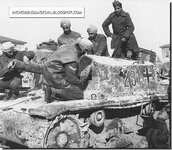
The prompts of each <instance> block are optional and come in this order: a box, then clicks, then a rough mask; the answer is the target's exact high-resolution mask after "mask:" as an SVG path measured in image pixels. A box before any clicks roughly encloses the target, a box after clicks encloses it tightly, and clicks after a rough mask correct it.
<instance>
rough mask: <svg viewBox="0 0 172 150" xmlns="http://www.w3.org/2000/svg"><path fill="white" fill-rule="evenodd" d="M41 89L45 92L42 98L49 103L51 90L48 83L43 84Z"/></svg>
mask: <svg viewBox="0 0 172 150" xmlns="http://www.w3.org/2000/svg"><path fill="white" fill-rule="evenodd" d="M43 90H44V92H45V95H44V99H45V101H46V102H47V103H51V95H52V90H51V87H50V86H49V85H46V84H43Z"/></svg>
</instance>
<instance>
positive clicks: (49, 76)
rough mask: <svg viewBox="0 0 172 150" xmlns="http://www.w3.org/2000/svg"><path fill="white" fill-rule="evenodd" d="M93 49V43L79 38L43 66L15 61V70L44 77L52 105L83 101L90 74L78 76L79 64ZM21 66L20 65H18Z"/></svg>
mask: <svg viewBox="0 0 172 150" xmlns="http://www.w3.org/2000/svg"><path fill="white" fill-rule="evenodd" d="M90 49H92V43H91V42H90V41H89V40H88V39H86V38H79V39H77V40H76V43H75V44H73V45H68V44H66V45H62V46H60V47H59V48H58V50H57V51H55V52H54V53H53V54H52V55H51V56H50V57H49V58H48V59H47V60H46V62H45V63H44V64H43V65H40V64H36V63H33V62H28V61H26V62H25V64H24V63H22V62H19V61H14V63H13V64H14V65H15V66H14V68H15V67H19V68H20V69H23V70H25V71H28V72H33V73H37V74H42V75H43V87H44V88H43V89H44V91H45V100H46V102H47V103H50V102H51V101H52V100H54V99H58V100H77V99H83V96H84V95H83V91H82V90H81V87H82V84H83V82H84V81H85V80H86V79H87V77H88V74H89V70H90V69H91V66H89V67H88V74H84V76H80V75H79V74H78V62H79V60H80V57H81V56H82V55H83V54H85V53H86V51H87V50H90ZM18 64H19V65H18Z"/></svg>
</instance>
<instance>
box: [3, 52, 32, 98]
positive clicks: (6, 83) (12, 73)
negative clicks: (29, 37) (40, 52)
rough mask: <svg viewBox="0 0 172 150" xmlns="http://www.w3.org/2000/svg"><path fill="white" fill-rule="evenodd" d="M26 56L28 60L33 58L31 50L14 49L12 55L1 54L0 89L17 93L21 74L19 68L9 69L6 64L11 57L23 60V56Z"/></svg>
mask: <svg viewBox="0 0 172 150" xmlns="http://www.w3.org/2000/svg"><path fill="white" fill-rule="evenodd" d="M24 56H26V57H28V58H29V59H30V60H31V59H33V58H34V56H35V54H34V52H32V51H14V53H13V55H12V56H10V57H9V56H7V55H6V54H2V55H1V56H0V78H1V80H0V91H1V92H4V90H5V89H9V90H12V91H13V92H14V94H16V95H18V94H19V89H20V85H21V78H22V76H21V75H20V73H21V72H22V70H20V69H9V68H8V67H7V65H8V64H9V62H10V61H12V60H13V59H16V60H19V61H23V57H24Z"/></svg>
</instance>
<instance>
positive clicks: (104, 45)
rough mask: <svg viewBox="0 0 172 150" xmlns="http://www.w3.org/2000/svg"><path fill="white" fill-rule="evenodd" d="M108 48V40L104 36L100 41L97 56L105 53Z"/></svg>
mask: <svg viewBox="0 0 172 150" xmlns="http://www.w3.org/2000/svg"><path fill="white" fill-rule="evenodd" d="M106 48H107V39H106V37H105V36H102V37H101V38H100V41H99V49H98V51H97V53H96V55H98V56H100V55H101V54H102V53H103V52H104V51H105V49H106Z"/></svg>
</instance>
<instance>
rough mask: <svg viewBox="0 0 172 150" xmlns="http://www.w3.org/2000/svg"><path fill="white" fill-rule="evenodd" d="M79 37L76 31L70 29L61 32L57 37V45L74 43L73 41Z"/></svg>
mask: <svg viewBox="0 0 172 150" xmlns="http://www.w3.org/2000/svg"><path fill="white" fill-rule="evenodd" d="M79 37H81V35H80V34H79V33H78V32H75V31H70V32H69V34H64V33H63V34H62V35H61V36H60V37H59V38H58V39H57V42H58V46H61V45H66V44H74V43H75V41H76V40H77V39H78V38H79Z"/></svg>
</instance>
